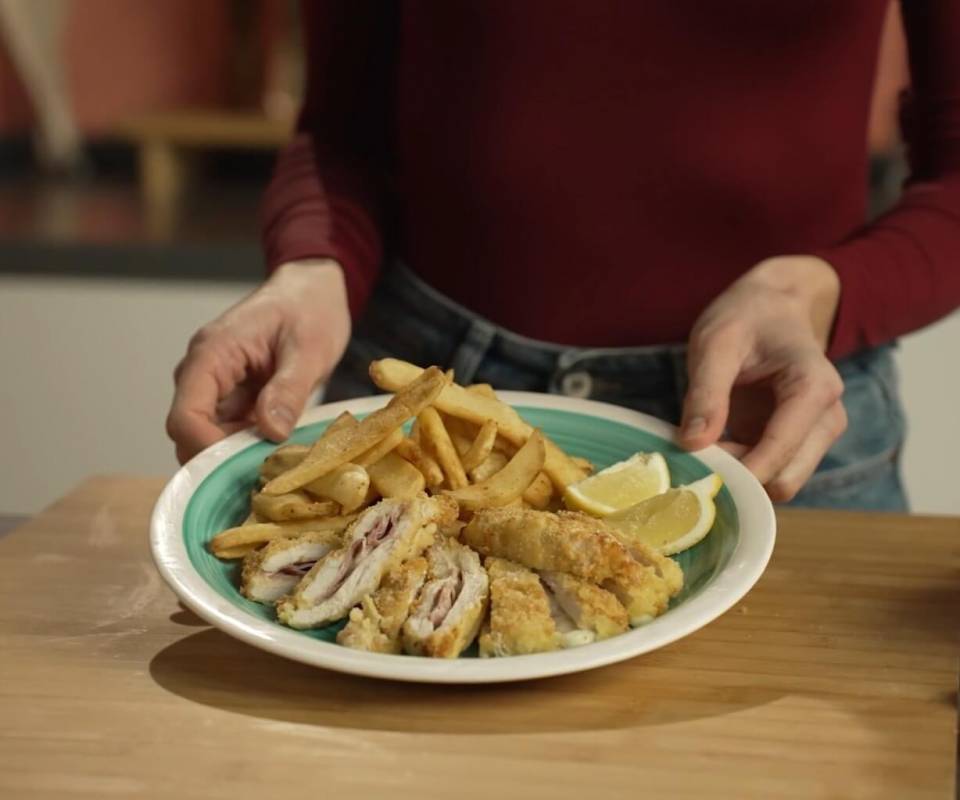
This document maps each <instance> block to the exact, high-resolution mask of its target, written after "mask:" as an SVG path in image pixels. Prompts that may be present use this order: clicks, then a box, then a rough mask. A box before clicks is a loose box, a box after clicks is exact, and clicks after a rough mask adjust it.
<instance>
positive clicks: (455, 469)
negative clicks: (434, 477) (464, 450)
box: [417, 406, 469, 489]
mask: <svg viewBox="0 0 960 800" xmlns="http://www.w3.org/2000/svg"><path fill="white" fill-rule="evenodd" d="M417 421H418V422H419V423H420V438H421V441H422V445H423V448H424V449H425V450H426V451H427V452H428V453H429V454H430V455H431V456H433V457H434V458H435V459H436V460H437V463H438V464H439V465H440V469H442V470H443V474H444V476H446V479H447V485H448V486H449V487H450V488H451V489H462V488H463V487H464V486H466V485H467V484H468V483H469V481H468V480H467V473H466V472H465V471H464V469H463V464H461V463H460V456H459V455H458V454H457V450H456V448H455V447H454V446H453V442H452V441H451V440H450V434H449V433H448V432H447V429H446V428H445V427H444V426H443V420H442V419H440V415H439V414H438V413H437V410H436V409H435V408H433V407H432V406H427V407H426V408H425V409H423V411H421V412H420V413H419V414H418V415H417Z"/></svg>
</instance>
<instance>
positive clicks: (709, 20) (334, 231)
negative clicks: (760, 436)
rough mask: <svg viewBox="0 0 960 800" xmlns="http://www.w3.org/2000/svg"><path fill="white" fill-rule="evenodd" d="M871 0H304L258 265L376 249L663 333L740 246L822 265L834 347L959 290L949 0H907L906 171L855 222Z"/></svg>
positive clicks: (958, 10)
mask: <svg viewBox="0 0 960 800" xmlns="http://www.w3.org/2000/svg"><path fill="white" fill-rule="evenodd" d="M884 11H885V3H883V2H880V1H879V0H843V2H837V0H804V1H803V2H769V0H728V2H724V3H718V2H717V3H715V2H693V0H671V1H670V2H637V0H522V2H518V0H457V1H456V2H427V0H421V1H419V2H418V1H417V0H399V1H398V2H395V3H392V4H388V3H387V2H385V0H312V2H308V3H305V12H306V13H305V19H304V24H305V26H306V32H307V39H308V55H309V61H308V63H309V67H308V69H309V77H308V88H307V95H306V101H305V104H304V109H303V112H302V115H301V119H300V122H299V127H298V133H297V135H296V136H295V138H294V139H293V141H292V142H291V143H290V145H289V146H288V147H287V148H286V149H285V150H284V151H283V152H282V154H281V155H280V158H279V160H278V164H277V168H276V174H275V176H274V179H273V181H272V183H271V185H270V187H269V189H268V191H267V195H266V198H265V204H264V242H265V247H266V253H267V260H268V263H269V265H270V266H271V267H273V266H276V265H278V264H280V263H283V262H286V261H292V260H296V259H302V258H308V257H320V256H328V257H331V258H335V259H337V260H338V261H339V262H340V263H341V264H342V265H343V267H344V269H345V271H346V279H347V287H348V293H349V297H350V304H351V309H352V311H353V313H354V314H358V313H359V312H360V311H361V310H362V308H363V306H364V303H365V302H366V299H367V297H368V296H369V293H370V291H371V289H372V287H373V285H374V283H375V281H376V279H377V275H378V272H379V270H380V269H381V265H382V262H383V261H384V259H385V254H386V256H394V255H398V256H400V257H402V258H403V259H404V260H405V261H406V262H407V263H408V264H409V266H410V267H411V268H412V269H414V270H415V271H416V272H417V273H418V274H419V275H421V276H422V277H423V278H424V279H425V280H426V281H428V282H429V283H430V284H431V285H433V286H435V287H436V288H437V289H439V290H440V291H441V292H443V293H444V294H446V295H448V296H450V297H451V298H453V299H454V300H456V301H457V302H459V303H461V304H462V305H464V306H467V307H468V308H471V309H473V310H475V311H477V312H478V313H480V314H482V315H483V316H485V317H488V318H489V319H491V320H493V321H495V322H497V323H500V324H502V325H504V326H506V327H508V328H510V329H512V330H514V331H517V332H518V333H521V334H524V335H526V336H530V337H534V338H537V339H543V340H548V341H553V342H558V343H563V344H570V345H580V346H628V345H643V344H656V343H665V342H677V341H683V340H684V339H685V338H686V336H687V333H688V332H689V330H690V327H691V325H692V324H693V322H694V320H695V319H696V317H697V315H698V314H699V313H700V312H701V311H702V310H703V308H704V307H705V306H706V305H707V303H709V302H710V300H711V299H712V298H713V297H715V296H716V295H717V294H718V293H719V292H721V291H722V290H723V289H724V288H725V287H726V286H728V285H729V284H730V283H731V281H733V280H734V279H735V278H736V277H737V276H739V275H741V274H742V273H743V272H744V271H745V270H747V269H749V268H750V267H751V266H753V265H754V264H756V263H757V262H758V261H760V260H762V259H764V258H766V257H769V256H775V255H788V254H798V253H808V254H815V255H819V256H820V257H822V258H824V259H826V260H827V261H829V262H830V263H831V264H832V265H833V266H834V268H835V269H836V270H837V272H838V273H839V276H840V280H841V287H842V292H841V301H840V307H839V311H838V315H837V320H836V325H835V330H834V336H833V341H832V343H831V348H830V352H831V355H832V356H834V357H837V356H842V355H845V354H848V353H850V352H853V351H855V350H857V349H859V348H861V347H864V346H869V345H874V344H878V343H881V342H884V341H887V340H889V339H892V338H893V337H895V336H898V335H900V334H903V333H906V332H908V331H911V330H914V329H916V328H918V327H921V326H922V325H925V324H927V323H929V322H931V321H933V320H935V319H936V318H938V317H940V316H942V315H944V314H946V313H948V312H949V311H951V310H952V309H953V308H955V307H956V306H957V305H958V304H960V2H957V0H921V1H920V2H910V3H904V16H905V24H906V30H907V36H908V42H909V49H910V61H911V83H912V87H913V88H912V92H911V95H910V96H909V98H908V101H907V103H906V105H905V109H904V111H905V113H904V122H905V124H904V133H905V136H906V138H907V142H908V145H909V151H910V157H911V166H912V176H911V181H910V184H909V185H908V188H907V190H906V192H905V194H904V196H903V197H902V199H901V200H900V202H899V204H898V205H897V207H896V208H895V209H894V210H893V211H891V212H890V213H888V214H887V215H885V216H884V217H882V218H881V219H879V220H876V221H874V222H873V223H871V224H869V225H864V218H865V208H866V187H867V177H866V169H867V162H868V154H867V132H866V131H867V117H868V111H869V105H870V99H871V92H872V88H873V81H874V72H875V66H876V58H877V47H878V43H879V38H880V32H881V26H882V22H883V18H884Z"/></svg>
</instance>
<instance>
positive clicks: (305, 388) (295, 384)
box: [256, 339, 324, 442]
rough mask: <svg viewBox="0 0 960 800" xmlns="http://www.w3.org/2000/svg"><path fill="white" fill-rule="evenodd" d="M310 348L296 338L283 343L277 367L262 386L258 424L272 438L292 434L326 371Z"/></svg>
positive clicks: (280, 437) (258, 404) (258, 407)
mask: <svg viewBox="0 0 960 800" xmlns="http://www.w3.org/2000/svg"><path fill="white" fill-rule="evenodd" d="M309 349H310V348H306V347H303V346H301V345H300V344H299V343H297V342H295V341H293V340H292V339H287V340H285V341H284V343H283V344H281V346H280V349H279V351H278V353H277V369H276V371H275V372H274V374H273V377H272V378H270V380H269V381H268V382H267V384H266V385H265V386H264V387H263V389H262V390H261V392H260V396H259V397H258V398H257V406H256V418H257V427H258V428H259V429H260V432H261V433H262V434H263V435H264V436H266V437H268V438H269V439H272V440H274V441H278V442H280V441H283V440H284V439H286V438H287V437H288V436H289V435H290V433H291V432H292V431H293V426H294V425H295V424H296V422H297V419H298V418H299V416H300V414H301V413H302V412H303V407H304V406H305V405H306V404H307V400H308V399H309V397H310V394H311V392H313V390H314V389H315V388H316V386H317V383H318V382H319V380H320V378H321V377H322V375H323V372H324V368H323V364H322V362H321V361H320V360H319V359H317V358H311V357H310V354H309V352H308V350H309Z"/></svg>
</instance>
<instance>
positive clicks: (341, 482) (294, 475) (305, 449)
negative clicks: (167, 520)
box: [210, 359, 592, 559]
mask: <svg viewBox="0 0 960 800" xmlns="http://www.w3.org/2000/svg"><path fill="white" fill-rule="evenodd" d="M370 377H371V379H372V380H373V382H374V383H375V384H376V385H377V386H378V387H379V388H380V389H383V390H384V391H387V392H393V393H394V396H393V397H392V398H391V399H390V401H389V402H388V403H387V405H386V406H384V407H383V408H381V409H378V410H377V411H374V412H372V413H371V414H369V415H368V416H366V417H364V418H363V419H362V420H357V419H356V418H355V417H353V416H352V415H351V414H349V413H344V414H341V415H340V416H339V417H338V418H337V419H335V420H334V421H333V422H332V423H331V424H330V425H329V426H328V427H327V429H326V430H325V431H324V432H323V434H322V435H321V436H320V438H318V439H317V440H316V441H315V442H314V443H313V444H312V445H310V446H306V445H292V444H291V445H284V446H281V447H279V448H277V449H276V450H275V451H274V452H273V453H271V454H270V455H269V456H268V457H267V458H266V459H265V460H264V462H263V464H262V465H261V467H260V486H259V488H258V489H257V490H255V491H254V492H253V494H252V496H251V501H250V515H249V517H248V518H247V519H246V521H244V522H243V523H242V524H241V525H240V526H238V527H235V528H230V529H229V530H225V531H223V532H222V533H220V534H218V535H217V536H215V537H214V538H213V540H212V541H211V542H210V549H211V551H212V552H213V553H214V555H216V556H218V557H219V558H223V559H235V558H242V557H243V556H245V555H246V554H247V553H249V552H251V551H253V550H256V549H258V548H260V547H262V546H263V545H265V544H266V543H267V542H270V541H272V540H274V539H278V538H283V537H291V536H298V535H300V534H302V533H306V532H308V531H329V532H340V531H343V530H345V529H346V528H347V526H348V525H349V524H350V523H351V522H352V521H353V520H354V519H355V518H356V517H357V515H358V514H359V513H360V512H361V511H363V510H364V509H365V508H367V507H368V506H369V505H371V504H373V503H375V502H377V501H378V500H379V499H380V498H384V497H404V496H412V495H416V494H418V493H420V492H427V493H429V494H439V493H444V494H448V495H450V496H451V497H453V498H454V499H455V500H456V501H457V503H458V504H459V506H460V509H461V512H462V514H463V515H465V516H468V515H469V514H471V513H472V512H475V511H477V510H479V509H483V508H492V507H504V506H511V505H515V506H523V507H529V508H537V509H551V508H556V507H558V506H559V503H560V498H561V497H562V496H563V490H564V489H565V488H566V487H567V486H568V485H570V484H571V483H575V482H576V481H579V480H581V479H583V478H584V477H586V476H587V475H589V474H590V472H591V471H592V465H590V463H589V462H587V461H585V460H583V459H578V458H573V457H571V456H568V455H567V454H566V453H564V452H563V451H562V450H561V449H560V448H559V447H557V446H556V445H555V444H554V443H553V442H551V441H550V439H548V438H547V437H546V436H544V435H543V433H542V432H540V431H538V430H535V429H534V428H532V427H531V426H530V425H529V424H527V423H526V422H525V421H524V420H523V419H522V418H521V417H520V415H519V414H518V413H517V412H516V411H515V410H514V409H513V408H511V407H510V406H508V405H507V404H506V403H504V402H502V401H501V400H500V399H499V398H498V397H497V395H496V393H495V392H494V391H493V389H492V388H491V387H490V386H489V385H488V384H474V385H471V386H466V387H464V386H460V385H458V384H456V383H454V381H453V375H452V373H450V372H447V373H444V372H443V371H442V370H440V369H439V368H437V367H430V368H428V369H421V368H420V367H417V366H415V365H413V364H409V363H407V362H405V361H399V360H396V359H383V360H380V361H374V362H373V363H372V364H371V365H370ZM410 421H412V425H411V427H410V433H409V435H406V434H405V433H404V426H405V425H406V423H408V422H410Z"/></svg>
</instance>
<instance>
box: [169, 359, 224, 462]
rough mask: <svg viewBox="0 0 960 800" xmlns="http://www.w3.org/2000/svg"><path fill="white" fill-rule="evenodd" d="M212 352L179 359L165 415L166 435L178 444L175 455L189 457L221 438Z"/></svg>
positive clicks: (217, 386) (217, 384) (216, 382)
mask: <svg viewBox="0 0 960 800" xmlns="http://www.w3.org/2000/svg"><path fill="white" fill-rule="evenodd" d="M215 366H216V365H215V364H214V363H213V362H212V361H211V356H209V355H208V354H206V353H203V352H199V353H196V354H191V355H190V356H187V358H186V359H184V361H183V362H182V368H181V369H180V372H179V375H178V380H177V388H176V392H175V393H174V397H173V404H172V406H171V407H170V413H169V415H168V416H167V435H168V436H169V437H170V438H171V439H172V440H173V441H174V442H175V443H176V445H177V457H178V458H179V459H180V460H181V462H182V461H184V460H188V459H190V458H192V457H193V456H194V455H196V454H197V453H199V452H200V451H201V450H203V449H204V448H206V447H209V446H210V445H211V444H213V443H214V442H218V441H220V439H222V438H223V436H224V432H223V430H221V428H220V427H219V426H218V425H217V424H216V422H215V418H216V408H217V401H218V399H219V395H220V386H219V383H218V381H217V378H216V373H215Z"/></svg>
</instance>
